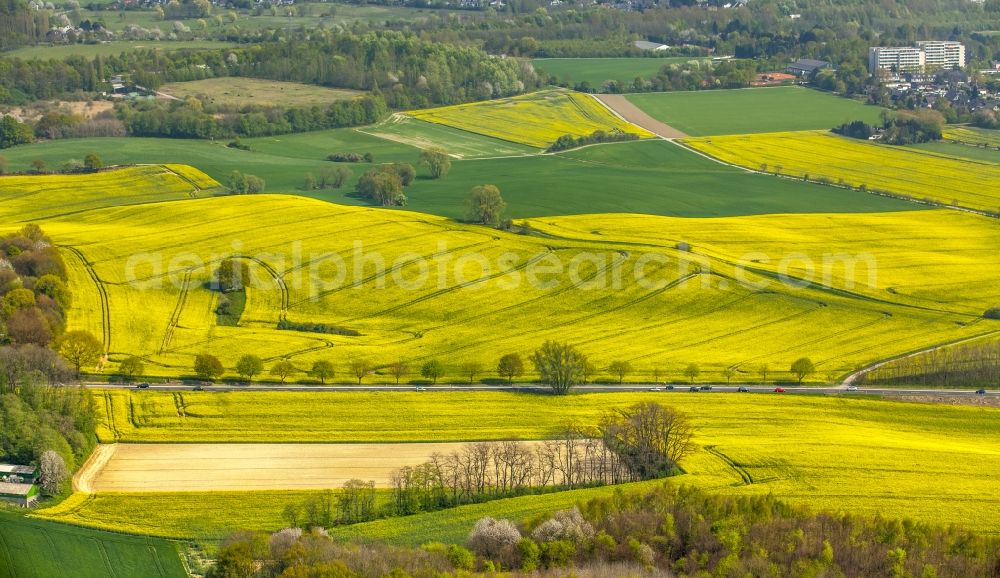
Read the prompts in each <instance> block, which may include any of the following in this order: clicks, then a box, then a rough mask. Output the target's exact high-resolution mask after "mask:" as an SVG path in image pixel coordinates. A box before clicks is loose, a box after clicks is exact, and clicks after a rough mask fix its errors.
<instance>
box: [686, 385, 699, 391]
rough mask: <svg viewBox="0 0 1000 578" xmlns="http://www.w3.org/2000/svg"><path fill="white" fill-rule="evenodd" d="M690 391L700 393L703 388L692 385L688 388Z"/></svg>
mask: <svg viewBox="0 0 1000 578" xmlns="http://www.w3.org/2000/svg"><path fill="white" fill-rule="evenodd" d="M688 391H691V392H694V393H698V392H699V391H701V390H700V389H698V388H697V387H695V386H693V385H692V386H691V387H689V388H688Z"/></svg>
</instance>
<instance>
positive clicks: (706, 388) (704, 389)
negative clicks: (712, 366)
mask: <svg viewBox="0 0 1000 578" xmlns="http://www.w3.org/2000/svg"><path fill="white" fill-rule="evenodd" d="M701 390H702V391H712V386H711V385H703V386H701Z"/></svg>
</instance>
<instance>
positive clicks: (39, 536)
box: [0, 510, 188, 578]
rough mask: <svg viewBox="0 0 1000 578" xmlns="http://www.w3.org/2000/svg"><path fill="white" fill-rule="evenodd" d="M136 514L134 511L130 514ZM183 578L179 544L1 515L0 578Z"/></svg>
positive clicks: (185, 574) (7, 514) (11, 515)
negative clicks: (72, 577)
mask: <svg viewBox="0 0 1000 578" xmlns="http://www.w3.org/2000/svg"><path fill="white" fill-rule="evenodd" d="M138 511H141V510H134V511H133V512H132V514H133V515H134V514H135V513H136V512H138ZM70 575H71V576H74V577H79V578H106V577H108V576H143V577H163V578H186V577H187V575H188V574H187V572H186V571H185V570H184V566H183V565H182V564H181V561H180V557H179V556H178V546H177V545H176V544H174V543H171V542H168V541H166V540H161V539H157V538H147V537H140V536H123V535H121V534H111V533H107V532H100V531H97V530H89V529H84V528H78V527H74V526H68V525H66V524H54V523H52V522H49V521H45V520H36V519H29V518H25V517H23V516H21V515H20V514H14V513H11V512H5V511H0V578H35V577H37V578H46V577H50V576H70Z"/></svg>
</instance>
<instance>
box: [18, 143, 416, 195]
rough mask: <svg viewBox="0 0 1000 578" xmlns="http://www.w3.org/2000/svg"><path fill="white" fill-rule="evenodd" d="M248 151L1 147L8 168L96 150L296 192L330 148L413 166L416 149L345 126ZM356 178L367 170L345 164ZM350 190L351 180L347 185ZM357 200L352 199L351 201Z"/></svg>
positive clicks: (119, 160) (126, 160) (118, 159)
mask: <svg viewBox="0 0 1000 578" xmlns="http://www.w3.org/2000/svg"><path fill="white" fill-rule="evenodd" d="M244 142H245V143H247V144H249V145H250V146H251V147H252V149H253V150H251V151H243V150H238V149H234V148H227V147H226V146H225V144H226V143H224V142H210V141H204V140H188V139H158V138H132V137H126V138H88V139H70V140H56V141H48V142H44V143H39V144H33V145H28V146H22V147H15V148H11V149H5V150H4V153H3V154H4V156H5V157H7V159H8V161H9V163H10V164H9V170H11V171H27V170H29V169H30V166H31V161H32V160H34V159H36V158H40V159H44V160H45V161H46V162H48V164H49V166H53V167H57V166H59V165H60V164H61V163H62V162H64V161H66V160H67V159H71V158H76V159H82V158H83V157H84V156H85V155H86V154H87V153H89V152H91V151H97V152H98V153H99V154H100V156H101V158H102V159H103V160H104V162H105V163H106V164H131V163H151V164H159V163H184V164H187V165H192V166H195V167H197V168H199V169H201V170H203V171H205V172H206V173H208V174H209V175H211V176H213V177H215V178H216V179H219V180H221V181H223V182H224V181H225V179H226V177H227V176H228V175H229V174H230V173H231V172H232V171H234V170H238V171H242V172H247V173H252V174H255V175H258V176H260V177H262V178H263V179H264V180H265V181H266V182H267V190H268V191H274V192H288V193H296V194H301V193H303V191H301V190H300V187H302V183H303V182H304V180H305V176H306V174H307V173H313V174H314V175H318V174H319V171H320V170H321V169H323V168H327V167H330V166H332V164H331V163H330V162H329V161H327V160H326V157H327V155H329V154H331V153H336V152H358V153H365V152H370V153H372V154H373V155H375V161H376V162H390V161H400V162H408V163H412V164H414V165H416V164H417V162H418V160H419V157H420V150H419V149H417V148H414V147H411V146H408V145H404V144H400V143H395V142H391V141H388V140H384V139H380V138H377V137H373V136H370V135H366V134H362V133H359V132H357V131H355V130H351V129H335V130H327V131H318V132H309V133H301V134H293V135H282V136H276V137H262V138H259V139H246V140H245V141H244ZM349 166H350V168H351V170H353V171H354V178H355V179H357V178H358V177H360V176H361V173H363V172H364V171H366V170H368V168H370V166H369V165H366V164H363V163H358V164H351V165H349ZM351 187H352V188H353V184H352V185H351ZM354 203H357V201H354Z"/></svg>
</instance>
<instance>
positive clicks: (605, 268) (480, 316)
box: [413, 251, 629, 361]
mask: <svg viewBox="0 0 1000 578" xmlns="http://www.w3.org/2000/svg"><path fill="white" fill-rule="evenodd" d="M628 257H629V253H628V252H627V251H618V256H617V257H616V258H615V259H613V260H612V261H611V262H610V263H606V264H604V265H603V266H601V267H598V268H597V269H595V270H594V271H593V272H592V273H590V274H589V275H587V276H585V277H583V278H582V279H580V280H579V281H578V282H576V283H573V284H571V285H567V286H565V287H562V288H560V289H558V290H556V291H554V292H552V293H548V294H545V295H539V296H538V297H533V298H531V299H528V300H527V301H522V302H519V303H515V304H512V305H508V306H506V307H502V308H500V309H496V310H491V311H488V312H486V313H481V314H478V315H474V316H472V317H466V318H464V319H462V320H460V321H452V322H449V323H445V324H443V325H437V326H434V327H429V328H427V329H424V330H422V331H421V332H420V334H421V335H422V334H423V333H425V332H427V331H436V330H439V329H445V328H448V327H450V326H452V325H456V324H458V323H468V322H470V321H475V320H478V319H483V318H486V317H490V316H493V315H497V314H498V313H503V312H506V311H510V310H514V309H519V308H521V307H524V306H525V305H527V304H529V303H535V302H537V301H541V300H543V299H550V298H552V297H555V296H557V295H561V294H563V293H565V292H567V291H569V290H571V289H574V288H577V287H580V286H583V285H586V284H587V283H589V282H590V281H591V280H593V279H595V278H597V277H598V276H599V275H602V274H604V273H605V272H607V271H608V270H612V269H613V268H614V267H617V266H618V265H620V264H621V263H624V262H625V261H626V260H628ZM550 329H551V327H543V328H538V329H533V330H531V331H527V332H522V333H520V334H519V335H527V334H531V333H538V332H540V331H547V330H550ZM490 341H493V340H492V339H491V340H490ZM482 343H485V341H483V342H473V343H467V344H465V345H462V346H459V347H454V348H452V349H449V350H448V353H454V352H457V351H464V350H467V349H471V348H473V347H476V346H478V345H481V344H482ZM430 357H432V356H431V355H424V356H421V357H417V358H415V359H414V360H413V361H422V360H425V359H428V358H430Z"/></svg>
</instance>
